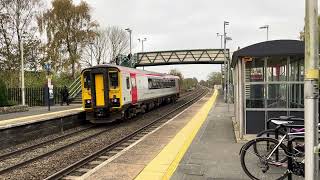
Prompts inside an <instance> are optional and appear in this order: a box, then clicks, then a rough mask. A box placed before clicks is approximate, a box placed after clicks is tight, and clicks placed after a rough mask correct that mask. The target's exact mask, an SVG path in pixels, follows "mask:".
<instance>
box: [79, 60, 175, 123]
mask: <svg viewBox="0 0 320 180" xmlns="http://www.w3.org/2000/svg"><path fill="white" fill-rule="evenodd" d="M81 88H82V89H81V90H82V106H83V109H84V111H85V113H86V120H88V121H90V122H91V123H110V122H114V121H117V120H127V119H131V118H132V117H134V116H136V115H137V114H139V113H145V112H147V111H150V110H152V109H154V108H156V107H159V106H160V105H162V104H166V103H174V102H176V101H177V99H178V98H179V94H180V86H179V77H178V76H173V75H169V74H163V73H156V72H151V71H144V70H140V69H135V68H129V67H123V66H118V65H113V64H103V65H97V66H93V67H89V68H86V69H83V70H82V72H81Z"/></svg>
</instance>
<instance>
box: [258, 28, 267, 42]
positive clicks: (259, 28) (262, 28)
mask: <svg viewBox="0 0 320 180" xmlns="http://www.w3.org/2000/svg"><path fill="white" fill-rule="evenodd" d="M259 29H267V41H268V40H269V25H264V26H261V27H259Z"/></svg>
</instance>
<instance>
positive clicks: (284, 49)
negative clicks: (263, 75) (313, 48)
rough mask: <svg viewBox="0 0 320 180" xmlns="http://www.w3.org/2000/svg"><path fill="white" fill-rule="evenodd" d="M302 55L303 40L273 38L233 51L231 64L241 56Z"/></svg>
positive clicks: (233, 64)
mask: <svg viewBox="0 0 320 180" xmlns="http://www.w3.org/2000/svg"><path fill="white" fill-rule="evenodd" d="M267 56H304V42H303V41H298V40H273V41H265V42H261V43H257V44H253V45H250V46H247V47H245V48H242V49H239V50H238V51H235V52H234V53H233V55H232V63H231V66H232V67H234V66H235V64H236V62H237V59H238V58H241V57H267Z"/></svg>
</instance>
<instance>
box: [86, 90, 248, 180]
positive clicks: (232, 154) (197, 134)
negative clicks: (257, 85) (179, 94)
mask: <svg viewBox="0 0 320 180" xmlns="http://www.w3.org/2000/svg"><path fill="white" fill-rule="evenodd" d="M215 96H216V94H215V93H214V94H211V95H209V96H206V97H204V98H203V99H201V100H200V101H198V102H197V103H195V104H193V105H192V106H191V107H189V108H188V109H186V110H185V111H183V112H182V113H180V114H179V115H177V116H176V117H175V118H173V119H171V120H169V122H167V123H166V124H164V125H163V126H162V127H160V128H159V129H158V130H157V131H155V132H153V133H152V134H149V135H147V136H146V137H144V138H142V139H141V140H139V141H138V142H136V144H134V145H132V147H129V148H128V149H127V150H125V151H122V152H120V153H119V154H117V155H116V156H115V157H114V158H111V159H109V160H108V161H106V162H105V163H103V164H100V165H99V166H97V167H96V168H95V169H93V170H91V171H89V172H88V173H86V174H85V175H84V176H83V177H82V178H81V179H90V180H93V179H179V180H180V179H228V180H232V179H248V178H247V177H246V176H245V174H244V173H243V172H242V170H241V166H240V161H239V155H238V153H239V149H240V147H241V144H237V143H235V138H234V131H233V129H232V120H231V119H232V115H233V109H232V105H230V106H229V107H230V111H228V108H227V105H226V104H225V103H223V100H222V97H221V96H218V97H217V98H216V97H215Z"/></svg>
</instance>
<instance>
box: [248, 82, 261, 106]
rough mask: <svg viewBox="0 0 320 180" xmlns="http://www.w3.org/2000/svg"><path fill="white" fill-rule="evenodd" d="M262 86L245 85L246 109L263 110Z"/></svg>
mask: <svg viewBox="0 0 320 180" xmlns="http://www.w3.org/2000/svg"><path fill="white" fill-rule="evenodd" d="M264 89H265V88H264V84H250V85H246V107H247V108H264V106H265V103H264V102H265V100H264Z"/></svg>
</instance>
